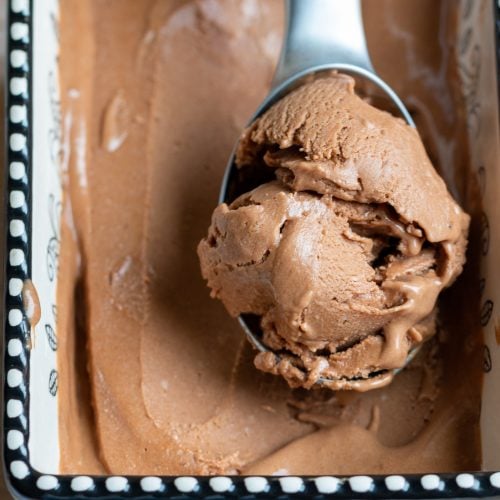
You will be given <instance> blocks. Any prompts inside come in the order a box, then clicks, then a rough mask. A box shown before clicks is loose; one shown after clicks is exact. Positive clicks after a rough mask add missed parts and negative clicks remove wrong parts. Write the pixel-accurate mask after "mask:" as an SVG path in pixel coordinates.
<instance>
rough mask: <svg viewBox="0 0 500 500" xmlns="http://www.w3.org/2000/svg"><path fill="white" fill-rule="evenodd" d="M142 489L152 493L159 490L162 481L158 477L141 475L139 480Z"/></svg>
mask: <svg viewBox="0 0 500 500" xmlns="http://www.w3.org/2000/svg"><path fill="white" fill-rule="evenodd" d="M140 485H141V488H142V491H144V492H146V493H154V492H155V491H160V490H161V489H162V486H163V484H162V482H161V479H160V478H159V477H153V476H148V477H143V478H142V479H141V482H140Z"/></svg>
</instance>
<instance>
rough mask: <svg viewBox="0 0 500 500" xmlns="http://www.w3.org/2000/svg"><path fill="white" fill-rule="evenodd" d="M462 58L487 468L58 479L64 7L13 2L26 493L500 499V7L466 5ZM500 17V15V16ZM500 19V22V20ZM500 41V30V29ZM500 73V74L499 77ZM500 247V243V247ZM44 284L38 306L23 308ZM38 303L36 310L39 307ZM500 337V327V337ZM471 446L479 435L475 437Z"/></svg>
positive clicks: (9, 291) (9, 421) (14, 368)
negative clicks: (478, 210) (477, 236)
mask: <svg viewBox="0 0 500 500" xmlns="http://www.w3.org/2000/svg"><path fill="white" fill-rule="evenodd" d="M460 7H461V19H460V37H459V39H458V40H457V41H456V47H457V50H458V51H459V56H460V61H461V74H462V79H463V89H464V96H465V99H466V103H467V109H468V112H469V130H470V138H471V143H472V154H473V156H474V158H473V161H474V164H475V165H478V167H477V175H478V178H479V180H480V185H481V186H482V195H483V206H484V207H485V213H484V214H483V218H482V219H483V220H482V226H483V232H482V238H483V241H482V248H483V263H482V276H481V278H482V281H481V283H482V291H481V293H482V299H481V303H482V310H481V324H482V325H483V327H484V329H485V339H486V344H485V346H484V371H485V381H484V390H483V405H482V417H481V429H482V440H483V463H484V471H481V472H475V471H471V472H470V473H460V474H426V475H404V476H403V475H390V476H368V475H361V476H353V477H336V476H322V477H125V476H102V477H90V476H63V475H60V474H58V460H59V443H58V439H59V438H58V425H59V423H58V379H59V377H60V376H62V375H64V374H60V373H58V366H57V347H58V342H57V338H58V337H57V336H58V335H59V334H61V333H60V332H57V331H56V326H55V325H56V322H55V316H56V314H57V303H56V287H57V262H58V255H59V244H60V243H59V214H60V207H61V198H62V189H61V179H60V169H59V163H58V152H59V149H60V137H61V132H60V130H61V111H60V101H59V94H58V67H57V54H58V29H57V28H58V2H57V0H36V1H35V0H31V1H30V0H10V3H9V7H8V9H9V22H8V29H7V37H8V54H7V78H8V80H7V83H6V88H7V107H6V110H7V144H8V148H7V149H8V151H7V159H6V165H7V168H6V175H7V182H6V186H7V196H6V200H7V205H8V206H7V207H6V215H7V224H6V230H7V232H8V234H7V237H6V240H7V249H6V279H5V323H4V325H5V333H4V341H5V353H4V356H5V358H4V360H5V365H4V369H5V372H4V381H5V382H4V383H5V385H4V401H5V410H4V462H5V468H6V473H7V478H8V481H9V483H10V488H11V491H12V493H13V494H14V495H16V496H18V497H28V498H40V497H44V498H63V497H65V498H66V497H79V498H81V497H82V496H83V497H100V498H101V497H109V498H111V497H113V498H116V496H121V497H141V498H144V497H147V496H161V497H172V498H173V497H175V498H184V497H185V498H187V497H207V496H210V498H221V497H226V496H245V498H254V497H255V498H258V497H261V498H269V497H271V496H280V498H286V497H303V498H309V497H312V496H314V497H315V498H323V497H326V496H331V497H335V498H353V497H356V498H394V497H397V498H439V497H452V498H457V497H482V496H489V497H492V496H496V495H500V472H496V470H500V428H499V426H498V421H499V420H498V415H500V390H499V386H500V334H499V333H498V332H499V330H500V327H499V324H498V319H496V318H499V317H500V314H499V313H498V312H497V311H496V308H497V307H498V306H497V305H496V304H498V303H499V301H500V275H499V272H498V267H497V266H496V263H497V262H498V259H499V258H500V255H499V252H500V244H498V243H500V236H499V235H498V234H497V232H498V230H499V229H500V210H499V207H500V205H499V204H498V193H499V190H500V172H499V170H498V169H499V164H498V158H499V156H498V151H499V146H498V141H499V135H498V125H499V122H498V94H497V90H498V89H497V82H498V70H496V71H495V70H494V69H493V68H494V67H495V66H494V65H495V59H496V58H497V56H498V44H497V46H495V45H494V43H493V40H494V26H496V27H497V30H498V29H500V25H499V19H500V17H499V15H498V10H500V7H499V5H498V3H497V2H493V1H492V0H483V1H472V0H468V1H460ZM495 11H496V12H495ZM495 16H496V23H495V19H494V18H495ZM496 39H497V40H498V33H497V34H496ZM495 74H496V75H497V78H496V79H495ZM497 240H498V241H497ZM30 283H33V284H34V285H35V289H36V290H37V293H38V302H39V307H38V304H37V301H36V300H35V301H34V302H32V303H29V301H28V302H27V301H26V300H25V301H24V303H23V298H22V297H23V295H26V294H23V289H24V290H26V289H27V288H28V289H30ZM495 303H496V304H495ZM33 306H36V307H33ZM495 330H496V331H497V333H496V335H495ZM464 439H467V436H464Z"/></svg>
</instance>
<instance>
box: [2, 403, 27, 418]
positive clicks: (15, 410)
mask: <svg viewBox="0 0 500 500" xmlns="http://www.w3.org/2000/svg"><path fill="white" fill-rule="evenodd" d="M6 412H7V416H8V417H9V418H17V417H19V416H20V415H21V414H22V412H23V404H22V403H21V401H19V399H9V401H7V406H6Z"/></svg>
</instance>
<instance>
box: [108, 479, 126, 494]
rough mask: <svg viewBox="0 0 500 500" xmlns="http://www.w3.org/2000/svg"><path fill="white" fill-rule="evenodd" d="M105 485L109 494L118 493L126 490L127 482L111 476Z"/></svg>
mask: <svg viewBox="0 0 500 500" xmlns="http://www.w3.org/2000/svg"><path fill="white" fill-rule="evenodd" d="M105 485H106V489H107V490H108V491H109V492H110V493H119V492H121V491H126V490H127V488H128V480H127V478H126V477H121V476H111V477H108V478H107V479H106V481H105Z"/></svg>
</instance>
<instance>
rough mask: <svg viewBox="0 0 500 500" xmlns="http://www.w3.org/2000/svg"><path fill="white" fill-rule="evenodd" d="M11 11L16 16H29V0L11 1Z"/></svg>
mask: <svg viewBox="0 0 500 500" xmlns="http://www.w3.org/2000/svg"><path fill="white" fill-rule="evenodd" d="M10 5H11V9H12V12H15V13H16V14H25V15H26V14H29V11H30V9H29V6H30V4H29V1H28V0H11V3H10Z"/></svg>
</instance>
